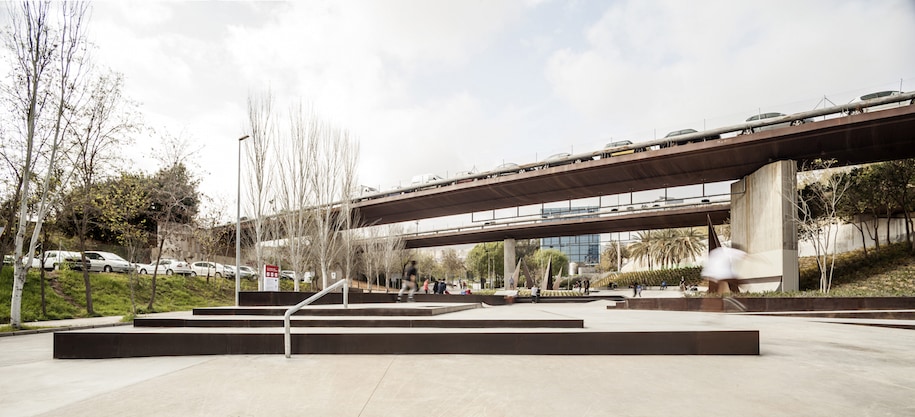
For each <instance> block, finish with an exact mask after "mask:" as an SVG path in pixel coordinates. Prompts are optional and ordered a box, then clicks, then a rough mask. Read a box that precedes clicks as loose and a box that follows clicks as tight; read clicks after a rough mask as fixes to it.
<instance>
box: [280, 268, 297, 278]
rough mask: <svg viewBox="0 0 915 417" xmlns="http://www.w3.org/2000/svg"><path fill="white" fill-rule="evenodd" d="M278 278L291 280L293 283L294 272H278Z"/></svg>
mask: <svg viewBox="0 0 915 417" xmlns="http://www.w3.org/2000/svg"><path fill="white" fill-rule="evenodd" d="M280 278H282V279H291V280H293V281H295V271H291V270H283V271H280Z"/></svg>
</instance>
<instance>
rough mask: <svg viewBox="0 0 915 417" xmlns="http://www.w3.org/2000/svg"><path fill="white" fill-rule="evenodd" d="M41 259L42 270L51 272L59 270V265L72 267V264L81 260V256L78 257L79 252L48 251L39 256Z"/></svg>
mask: <svg viewBox="0 0 915 417" xmlns="http://www.w3.org/2000/svg"><path fill="white" fill-rule="evenodd" d="M41 259H44V269H45V270H46V271H53V270H55V269H60V267H61V265H65V264H66V265H68V266H71V267H72V266H73V265H72V264H73V263H74V262H77V261H81V260H82V255H80V253H79V252H71V251H66V250H49V251H45V253H44V254H42V255H41ZM79 267H80V266H77V268H79ZM70 269H73V268H70Z"/></svg>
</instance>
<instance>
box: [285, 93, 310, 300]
mask: <svg viewBox="0 0 915 417" xmlns="http://www.w3.org/2000/svg"><path fill="white" fill-rule="evenodd" d="M317 125H318V120H317V117H316V116H315V115H314V113H313V112H310V111H309V112H307V113H306V112H305V111H304V110H303V108H302V105H301V104H299V105H298V106H297V107H295V108H294V109H293V110H292V114H291V115H290V140H289V141H287V142H286V143H283V144H282V145H281V146H277V147H276V150H277V158H276V160H277V166H278V168H279V169H278V174H279V175H278V176H277V178H278V183H277V192H276V194H277V195H276V198H277V200H278V201H279V205H280V213H279V214H278V216H277V217H278V220H279V223H281V224H282V226H283V227H282V231H283V233H282V234H281V235H277V237H278V238H280V237H282V238H283V240H284V242H283V247H284V248H285V252H286V256H287V257H288V259H289V262H291V263H292V265H291V269H292V270H293V271H295V280H294V284H293V285H294V287H295V291H299V290H300V287H299V281H300V280H301V279H302V278H303V277H304V273H305V271H306V270H307V267H308V266H309V263H308V253H309V244H310V238H309V236H310V235H311V233H312V230H313V229H312V226H313V223H312V222H311V215H312V214H313V212H312V211H311V210H307V209H305V207H303V205H302V203H303V202H305V201H308V200H309V198H310V197H309V194H310V193H311V190H310V188H309V185H310V182H309V181H307V180H306V179H307V178H309V177H310V176H311V175H312V174H310V172H309V171H310V170H312V169H313V166H312V165H310V164H309V163H308V162H309V156H308V151H309V145H308V144H309V143H310V142H311V141H313V140H315V135H317V133H318V129H317Z"/></svg>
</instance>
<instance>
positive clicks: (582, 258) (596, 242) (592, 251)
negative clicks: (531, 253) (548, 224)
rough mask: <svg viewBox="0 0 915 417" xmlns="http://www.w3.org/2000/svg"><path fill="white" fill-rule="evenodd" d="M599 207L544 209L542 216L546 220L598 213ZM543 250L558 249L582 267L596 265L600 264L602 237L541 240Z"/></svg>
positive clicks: (564, 237) (597, 235)
mask: <svg viewBox="0 0 915 417" xmlns="http://www.w3.org/2000/svg"><path fill="white" fill-rule="evenodd" d="M597 209H598V208H597V207H572V208H544V209H542V210H541V216H542V217H543V218H544V219H545V220H549V219H550V218H553V217H556V218H558V217H559V216H565V215H582V214H587V213H596V212H597ZM540 248H541V249H558V250H559V251H560V252H562V253H564V254H565V255H566V256H568V257H569V262H576V263H578V264H580V265H594V264H597V263H598V262H600V235H599V234H593V235H580V236H562V237H549V238H543V239H540Z"/></svg>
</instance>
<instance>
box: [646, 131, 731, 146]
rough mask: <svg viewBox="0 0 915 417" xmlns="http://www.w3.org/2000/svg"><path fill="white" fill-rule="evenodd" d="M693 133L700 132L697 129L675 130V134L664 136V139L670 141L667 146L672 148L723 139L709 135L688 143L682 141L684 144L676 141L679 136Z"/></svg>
mask: <svg viewBox="0 0 915 417" xmlns="http://www.w3.org/2000/svg"><path fill="white" fill-rule="evenodd" d="M692 133H699V131H697V130H696V129H680V130H674V131H673V132H670V133H668V134H666V135H664V139H670V143H668V144H667V146H670V145H672V144H685V143H696V142H705V141H707V140H715V139H721V135H709V136H702V137H698V138H693V139H690V140H687V141H682V142H681V141H678V140H676V137H677V136H683V135H689V134H692ZM661 147H662V148H663V147H665V145H661Z"/></svg>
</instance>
